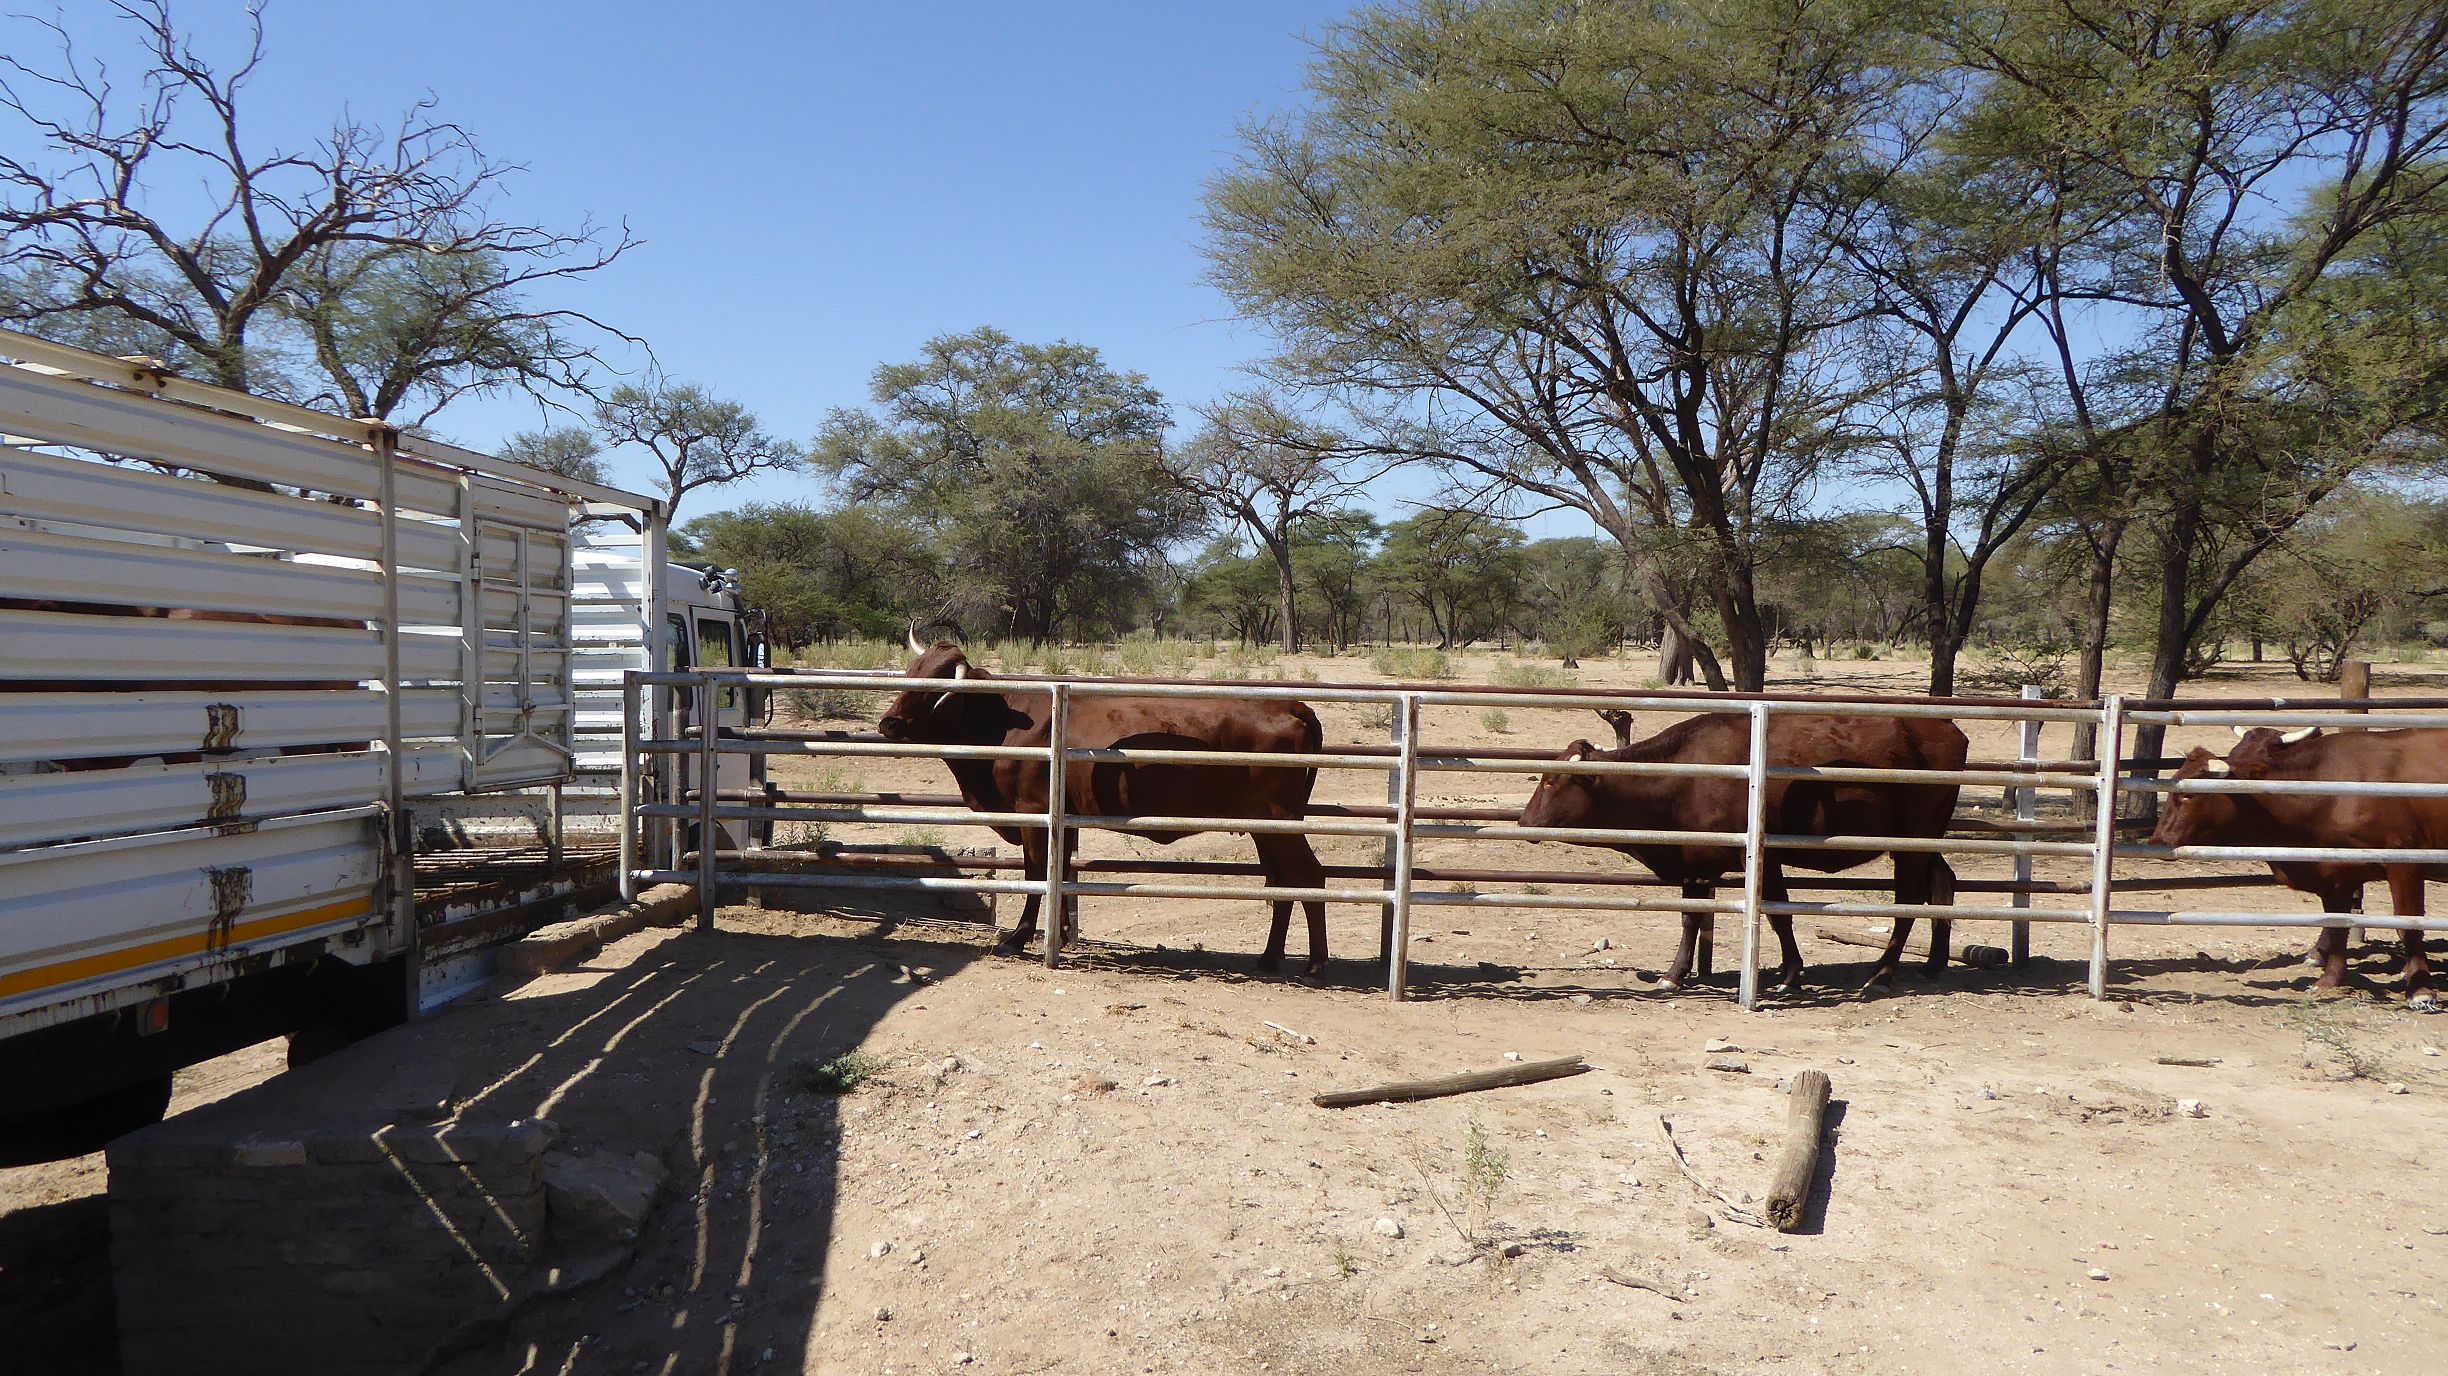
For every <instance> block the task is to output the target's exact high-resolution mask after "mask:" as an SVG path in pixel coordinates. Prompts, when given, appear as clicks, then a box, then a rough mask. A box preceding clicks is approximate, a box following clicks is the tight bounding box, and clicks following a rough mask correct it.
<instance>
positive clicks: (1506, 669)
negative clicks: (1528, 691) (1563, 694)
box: [1496, 663, 1581, 688]
mask: <svg viewBox="0 0 2448 1376" xmlns="http://www.w3.org/2000/svg"><path fill="white" fill-rule="evenodd" d="M1496 682H1497V683H1498V684H1499V685H1501V686H1503V687H1506V688H1575V687H1578V686H1580V683H1581V676H1580V675H1578V674H1575V673H1574V672H1572V671H1571V670H1569V669H1551V668H1549V667H1547V666H1546V665H1544V664H1528V663H1515V664H1501V665H1498V666H1497V668H1496Z"/></svg>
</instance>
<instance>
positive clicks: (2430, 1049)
mask: <svg viewBox="0 0 2448 1376" xmlns="http://www.w3.org/2000/svg"><path fill="white" fill-rule="evenodd" d="M2422 1053H2423V1054H2424V1055H2426V1056H2436V1055H2438V1054H2440V1049H2439V1048H2438V1047H2436V1046H2426V1047H2424V1048H2423V1049H2422Z"/></svg>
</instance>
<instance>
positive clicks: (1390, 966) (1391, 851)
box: [1377, 698, 1416, 998]
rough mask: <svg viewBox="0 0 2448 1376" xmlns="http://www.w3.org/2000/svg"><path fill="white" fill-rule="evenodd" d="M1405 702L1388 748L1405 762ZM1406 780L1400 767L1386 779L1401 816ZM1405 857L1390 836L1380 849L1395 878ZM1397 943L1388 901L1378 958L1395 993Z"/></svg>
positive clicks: (1395, 713)
mask: <svg viewBox="0 0 2448 1376" xmlns="http://www.w3.org/2000/svg"><path fill="white" fill-rule="evenodd" d="M1403 701H1404V700H1403V699H1400V698H1397V699H1396V700H1395V702H1394V704H1393V710H1392V712H1391V713H1389V714H1388V719H1387V724H1386V740H1387V744H1389V745H1392V746H1393V747H1394V750H1395V753H1396V756H1397V758H1404V756H1403V753H1402V752H1404V751H1406V750H1408V749H1409V748H1410V741H1411V732H1410V729H1409V728H1408V727H1407V726H1405V725H1404V714H1403V708H1402V704H1403ZM1410 758H1416V755H1414V756H1411V757H1410ZM1403 779H1404V773H1403V770H1402V769H1401V768H1400V767H1398V768H1396V769H1395V770H1393V771H1392V772H1390V773H1388V774H1387V775H1386V806H1387V807H1390V808H1393V809H1395V810H1396V811H1397V812H1399V811H1401V809H1402V806H1403V791H1404V790H1403ZM1401 853H1402V844H1401V842H1400V841H1399V840H1398V839H1397V837H1395V836H1388V837H1387V838H1386V839H1385V841H1384V843H1383V844H1381V845H1380V846H1379V847H1378V848H1377V861H1378V863H1379V864H1382V865H1384V866H1385V868H1386V872H1387V873H1389V874H1391V873H1392V872H1393V870H1394V862H1395V860H1396V858H1397V857H1399V856H1400V854H1401ZM1396 940H1397V938H1396V936H1395V934H1394V900H1393V899H1391V898H1388V899H1387V900H1386V905H1385V906H1384V907H1383V908H1380V909H1378V911H1377V958H1378V959H1380V960H1382V961H1384V962H1385V964H1386V987H1387V988H1388V989H1394V988H1396V987H1397V986H1396V976H1395V974H1394V960H1395V954H1396V947H1395V944H1394V943H1395V941H1396ZM1395 997H1396V998H1400V997H1402V995H1401V994H1400V993H1396V994H1395Z"/></svg>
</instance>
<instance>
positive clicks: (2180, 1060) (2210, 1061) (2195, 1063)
mask: <svg viewBox="0 0 2448 1376" xmlns="http://www.w3.org/2000/svg"><path fill="white" fill-rule="evenodd" d="M2218 1063H2219V1058H2218V1057H2216V1056H2162V1057H2160V1058H2159V1064H2161V1065H2182V1066H2191V1067H2192V1068H2194V1069H2195V1070H2207V1069H2209V1068H2210V1067H2211V1066H2214V1065H2217V1064H2218Z"/></svg>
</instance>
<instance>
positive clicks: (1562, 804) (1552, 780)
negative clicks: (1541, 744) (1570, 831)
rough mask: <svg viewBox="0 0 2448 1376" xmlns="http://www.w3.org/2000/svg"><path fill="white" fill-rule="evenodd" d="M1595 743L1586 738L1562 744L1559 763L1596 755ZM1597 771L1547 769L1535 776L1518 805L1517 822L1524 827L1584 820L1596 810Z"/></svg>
mask: <svg viewBox="0 0 2448 1376" xmlns="http://www.w3.org/2000/svg"><path fill="white" fill-rule="evenodd" d="M1597 753H1598V747H1596V746H1594V745H1592V744H1590V743H1589V742H1588V741H1574V742H1573V743H1572V744H1571V745H1570V746H1568V747H1566V749H1565V751H1564V753H1563V755H1562V756H1561V757H1559V761H1558V762H1559V763H1565V764H1569V763H1571V762H1572V761H1574V760H1586V759H1590V758H1592V757H1594V756H1596V755H1597ZM1598 778H1599V776H1598V775H1595V774H1577V773H1573V772H1571V771H1569V770H1550V771H1548V772H1546V773H1543V774H1541V775H1539V776H1538V781H1539V785H1538V790H1537V791H1536V792H1534V793H1532V794H1531V795H1530V801H1529V803H1528V804H1527V805H1526V806H1524V807H1523V808H1522V814H1521V824H1522V825H1523V826H1526V827H1577V826H1581V825H1583V824H1585V823H1586V822H1587V821H1588V820H1589V818H1590V817H1591V816H1592V815H1593V814H1594V813H1595V812H1596V811H1597V795H1596V789H1597V786H1598Z"/></svg>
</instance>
